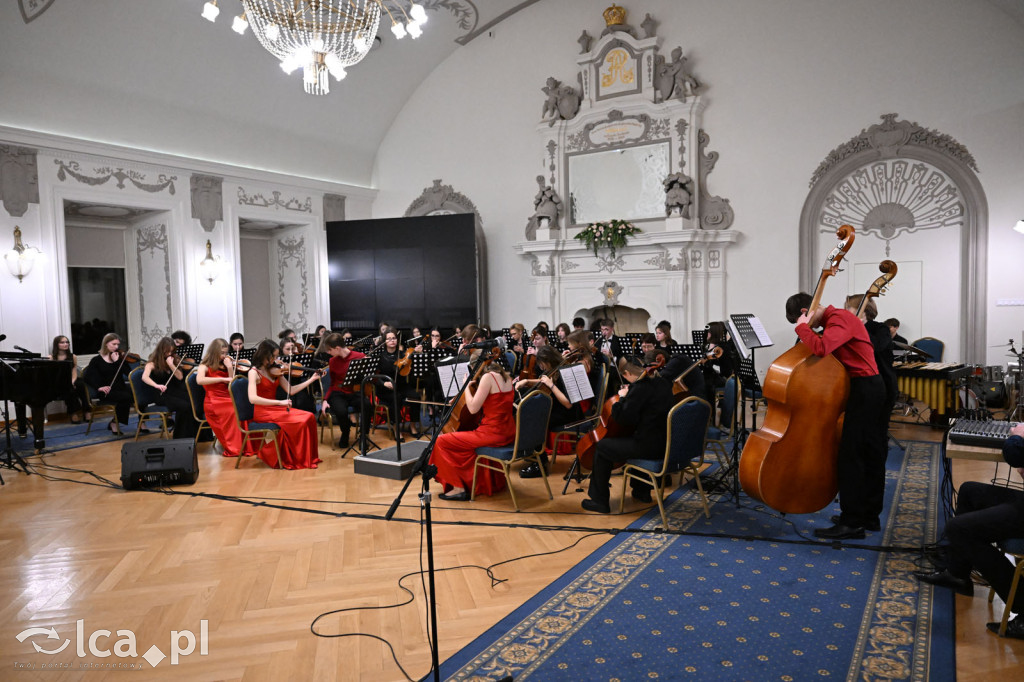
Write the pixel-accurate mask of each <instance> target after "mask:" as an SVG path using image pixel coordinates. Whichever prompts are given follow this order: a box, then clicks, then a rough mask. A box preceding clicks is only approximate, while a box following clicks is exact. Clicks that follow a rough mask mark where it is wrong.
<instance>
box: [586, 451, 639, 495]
mask: <svg viewBox="0 0 1024 682" xmlns="http://www.w3.org/2000/svg"><path fill="white" fill-rule="evenodd" d="M641 452H643V451H642V450H641V449H639V447H638V446H637V444H636V442H635V441H634V440H633V439H632V438H603V439H601V440H599V441H598V442H597V450H596V451H595V453H594V469H593V471H591V473H590V489H589V491H588V494H589V495H590V499H592V500H593V501H594V502H600V503H601V504H608V500H609V499H610V497H611V496H610V495H609V493H608V485H609V482H610V481H611V478H612V470H613V469H615V468H617V467H616V465H618V466H622V464H623V463H624V462H625V461H626V460H628V459H632V458H634V457H636V456H637V455H638V454H640V453H641ZM629 485H630V487H631V488H632V489H633V490H635V491H637V492H640V493H642V492H643V491H650V490H651V486H650V484H648V483H644V482H643V481H638V480H636V479H635V478H633V479H630V481H629Z"/></svg>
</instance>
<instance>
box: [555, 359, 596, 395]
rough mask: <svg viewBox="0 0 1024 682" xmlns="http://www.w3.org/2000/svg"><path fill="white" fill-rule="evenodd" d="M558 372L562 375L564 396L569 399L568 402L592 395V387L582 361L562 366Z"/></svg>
mask: <svg viewBox="0 0 1024 682" xmlns="http://www.w3.org/2000/svg"><path fill="white" fill-rule="evenodd" d="M558 372H559V374H561V375H562V384H563V385H564V386H565V397H566V398H568V399H569V402H571V403H578V402H579V401H581V400H587V399H588V398H593V397H594V388H593V387H592V386H591V385H590V378H589V377H588V376H587V368H586V367H584V366H583V364H582V363H577V364H575V365H570V366H569V367H563V368H562V369H560V370H558Z"/></svg>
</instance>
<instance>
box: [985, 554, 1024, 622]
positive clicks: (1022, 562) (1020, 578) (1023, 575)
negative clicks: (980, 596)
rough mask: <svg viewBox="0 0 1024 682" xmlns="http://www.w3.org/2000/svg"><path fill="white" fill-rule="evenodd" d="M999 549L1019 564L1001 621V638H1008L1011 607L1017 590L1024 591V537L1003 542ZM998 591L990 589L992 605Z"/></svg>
mask: <svg viewBox="0 0 1024 682" xmlns="http://www.w3.org/2000/svg"><path fill="white" fill-rule="evenodd" d="M998 545H999V549H1000V550H1002V551H1003V553H1004V554H1009V555H1010V556H1012V557H1013V560H1014V561H1015V562H1016V564H1017V568H1016V570H1014V572H1013V581H1012V582H1011V583H1010V593H1009V594H1008V595H1007V598H1006V605H1005V606H1004V607H1003V617H1002V619H1000V621H999V636H1000V637H1005V636H1006V625H1007V623H1009V622H1010V613H1012V611H1011V608H1010V605H1011V604H1013V602H1014V598H1015V597H1016V595H1017V590H1020V589H1024V585H1021V583H1022V582H1024V537H1021V538H1010V539H1009V540H1003V541H1002V542H1000V543H998ZM995 595H996V591H995V590H993V589H991V588H989V591H988V601H989V603H990V604H991V603H992V598H993V597H995ZM1017 617H1018V618H1024V615H1018V616H1017Z"/></svg>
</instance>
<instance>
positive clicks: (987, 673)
mask: <svg viewBox="0 0 1024 682" xmlns="http://www.w3.org/2000/svg"><path fill="white" fill-rule="evenodd" d="M896 433H897V435H898V436H899V437H902V438H917V439H922V440H923V439H928V438H929V437H932V438H934V437H935V435H934V434H936V433H937V432H932V431H931V430H930V429H927V428H925V427H904V428H900V429H898V430H897V431H896ZM375 440H377V442H378V443H379V444H380V445H382V446H386V445H390V443H389V442H385V440H384V439H383V438H381V437H377V436H375ZM120 445H121V444H120V443H119V442H118V443H110V444H104V445H98V446H92V447H88V448H81V449H78V450H72V451H65V452H61V453H56V454H52V455H46V456H43V457H42V458H38V457H37V458H32V459H31V460H30V462H32V463H33V464H34V465H35V467H36V468H37V470H38V471H39V472H40V473H42V474H44V475H45V476H52V477H56V478H58V479H61V480H47V478H46V477H45V476H44V475H31V476H26V475H24V474H22V473H16V472H12V471H10V470H7V469H4V470H2V472H0V473H2V475H3V478H4V480H5V481H6V483H7V484H6V485H5V486H3V487H2V488H0V595H2V597H3V599H2V600H0V671H2V672H0V678H2V679H13V680H34V679H41V680H63V679H81V678H86V677H87V678H88V679H108V678H111V679H121V678H122V676H123V675H124V674H125V673H124V672H123V671H120V670H104V669H89V670H83V669H81V668H80V667H79V666H80V665H81V664H83V663H85V664H96V665H103V664H110V663H111V662H113V663H124V662H127V661H130V660H132V659H122V658H117V657H116V656H110V657H107V658H100V657H97V656H94V655H92V654H91V653H90V652H89V651H88V642H87V641H86V642H83V643H82V646H83V647H84V648H85V650H86V651H85V655H84V656H81V657H80V656H78V655H77V653H76V651H75V648H76V646H77V639H78V638H77V635H76V634H75V633H76V621H78V620H80V619H81V620H83V621H84V622H83V628H82V629H83V632H84V635H85V639H88V636H89V635H90V634H91V633H93V632H95V631H97V630H100V629H107V630H110V631H111V632H112V633H113V634H112V635H111V636H110V637H109V638H103V637H100V638H99V639H98V640H97V647H98V648H99V649H109V650H113V649H114V645H115V644H117V643H118V642H119V640H122V641H123V640H124V637H123V636H122V635H119V634H117V633H116V631H117V630H130V631H132V632H133V633H134V635H135V639H136V642H137V651H138V654H140V655H141V654H143V653H145V652H146V650H147V649H148V648H149V647H150V646H151V645H155V646H157V647H158V648H160V649H161V651H162V652H163V653H164V654H169V653H170V649H171V646H170V644H171V632H172V631H173V630H178V631H184V630H191V631H192V632H193V633H195V634H196V635H197V636H198V635H199V633H200V627H201V625H200V621H202V620H206V621H207V628H208V633H209V638H208V642H209V643H208V653H207V654H206V655H200V653H199V651H198V644H197V648H196V651H195V652H194V653H192V654H189V655H187V656H182V657H181V658H180V660H179V663H178V664H177V665H170V661H169V660H164V661H163V662H161V663H160V664H159V665H158V666H157V667H156V668H151V667H149V665H148V664H145V663H142V666H143V668H144V669H143V670H142V671H141V672H138V673H137V674H136V675H133V676H132V679H147V680H154V679H172V678H173V679H178V678H182V677H184V678H185V679H189V680H241V679H245V680H283V679H296V680H297V679H316V680H401V679H404V678H403V675H402V673H401V671H400V670H399V668H398V667H397V666H396V665H395V663H394V661H393V660H392V658H391V654H390V653H389V651H388V649H387V647H386V646H385V645H384V644H383V643H381V642H380V641H377V640H374V639H370V638H366V637H357V638H353V637H341V638H338V637H330V638H328V637H317V636H314V635H313V634H312V633H311V632H310V624H311V623H312V621H313V620H314V619H315V618H316V617H317V616H318V615H319V614H322V613H326V612H328V611H334V610H337V609H343V608H349V607H378V606H386V605H389V604H395V603H400V602H404V601H406V599H407V595H406V593H404V592H403V591H402V590H401V589H400V588H399V585H398V581H399V579H400V578H401V577H402V576H403V575H406V574H410V573H414V572H416V571H418V570H419V568H420V543H421V526H420V524H419V516H420V505H419V503H418V501H417V498H416V495H415V493H416V492H417V489H418V485H414V486H413V487H412V488H411V489H410V491H409V492H408V493H407V494H406V497H405V498H404V500H403V504H402V506H401V508H400V509H399V511H398V513H397V514H396V517H395V520H393V521H391V522H385V521H383V520H380V517H382V516H383V515H384V513H385V512H386V510H387V508H388V506H389V505H390V503H391V501H392V500H393V499H394V498H395V496H396V495H397V493H398V491H399V490H400V488H401V484H400V483H399V482H397V481H391V480H387V479H379V478H371V477H367V476H362V475H356V474H355V473H354V472H353V470H352V459H351V455H350V456H349V458H346V459H341V458H340V450H332V449H331V447H330V446H329V445H326V444H325V445H322V446H321V457H322V458H323V459H324V462H323V463H322V464H321V465H320V468H319V469H317V470H311V471H275V470H272V469H269V468H267V467H266V466H264V465H263V464H262V463H261V462H258V461H256V460H253V459H246V460H244V461H243V462H242V465H241V467H240V468H239V469H237V470H236V469H235V468H234V465H235V461H234V460H232V459H225V458H223V457H221V456H220V455H218V454H216V453H213V452H211V450H210V446H209V445H201V446H200V467H201V475H200V478H199V481H198V482H197V483H196V484H195V485H193V486H183V487H178V488H174V489H173V490H174V491H175V493H176V494H171V495H168V494H164V493H161V492H150V491H132V492H127V491H123V490H121V489H120V488H119V487H118V488H116V489H114V488H110V487H106V486H104V485H103V484H102V482H101V481H100V480H99V479H98V478H97V477H96V476H99V477H103V478H106V479H109V480H110V481H113V482H114V483H118V480H119V476H120ZM568 465H569V462H568V461H566V460H565V459H564V458H563V459H560V460H559V461H558V462H557V463H556V465H555V475H553V476H552V477H551V479H550V480H551V484H552V487H553V488H555V487H556V484H557V489H555V490H554V494H555V499H554V500H553V501H549V500H548V499H547V496H546V493H545V491H544V487H543V484H542V482H541V481H539V480H531V481H521V480H518V479H517V480H516V481H515V485H516V490H517V493H520V491H521V494H520V505H521V507H522V509H523V511H521V512H519V513H515V512H512V511H511V509H512V508H511V502H510V499H509V497H508V495H507V493H505V494H502V495H500V496H497V497H496V498H493V499H488V498H483V499H480V500H477V501H476V502H474V503H456V502H444V501H441V500H437V499H436V497H435V500H434V504H433V516H434V521H435V527H434V543H435V561H436V564H437V566H438V568H451V567H456V566H488V565H491V564H495V563H498V562H502V561H507V560H510V559H514V558H517V557H521V556H525V555H530V554H539V553H545V552H558V553H555V554H548V555H545V556H539V557H532V558H526V559H523V560H520V561H516V562H514V563H511V564H506V565H502V566H499V567H497V568H496V569H494V574H495V576H496V577H497V578H500V579H506V581H505V582H501V583H498V584H496V585H492V583H491V580H490V579H489V578H488V577H487V575H486V573H485V572H484V571H483V570H481V569H479V568H461V569H457V570H445V571H442V572H439V573H438V574H437V594H438V605H437V606H438V620H439V626H438V630H439V640H440V641H439V646H440V659H441V660H444V659H445V658H447V657H448V656H450V655H452V654H453V653H455V652H456V651H458V650H459V649H460V648H461V647H463V646H465V645H466V644H468V643H469V642H470V641H472V640H473V639H474V638H475V637H476V636H477V635H479V634H480V633H481V632H483V631H484V630H486V629H487V628H489V627H490V626H491V625H493V624H494V623H496V622H497V621H498V620H500V619H501V618H502V617H504V616H505V615H507V614H508V613H509V612H511V611H512V610H513V609H515V608H516V607H518V606H519V605H521V604H522V603H523V602H525V601H526V600H527V599H529V598H530V597H532V596H533V595H534V594H536V593H537V592H538V591H540V590H541V589H542V588H544V587H545V586H546V585H547V584H548V583H550V582H551V581H552V580H553V579H555V578H556V577H558V576H559V575H561V574H562V573H563V572H565V571H566V570H568V569H569V568H570V567H572V566H573V565H575V564H576V563H578V562H579V561H580V560H582V559H583V558H584V557H585V556H586V555H587V554H589V553H590V552H592V551H593V550H594V549H596V548H597V547H599V546H600V545H601V544H602V543H603V542H605V541H606V540H607V539H608V536H607V535H604V534H598V535H593V536H591V535H590V534H589V533H588V532H587V531H586V530H545V529H539V528H530V527H528V526H548V525H558V526H570V527H584V528H592V529H595V530H600V529H608V528H621V527H624V526H626V525H628V524H629V523H630V522H631V521H633V520H634V519H636V518H637V517H638V516H639V515H640V513H641V512H642V511H643V509H641V508H639V506H638V505H637V504H636V503H632V502H631V501H630V502H627V505H626V508H627V511H629V510H633V511H630V512H629V513H627V514H626V515H624V516H618V515H615V514H612V515H609V516H602V515H595V514H587V513H583V512H582V511H581V510H580V508H579V502H580V500H581V499H583V494H582V493H578V492H575V486H571V487H570V489H569V494H568V495H566V496H564V497H563V496H562V495H561V483H562V481H561V477H560V476H559V475H557V474H558V473H560V472H564V471H565V470H566V468H567V467H568ZM979 466H984V465H977V464H975V465H972V467H973V468H972V467H961V466H960V464H959V463H958V465H957V467H956V473H957V476H958V478H963V477H966V476H970V477H972V478H987V477H989V476H990V475H991V473H990V472H991V467H990V466H989V467H987V468H986V469H985V471H981V470H980V469H979V468H978V467H979ZM57 467H66V468H68V469H78V470H81V471H65V470H59V469H57ZM86 472H92V473H86ZM92 474H95V476H94V475H92ZM621 485H622V484H621V479H617V478H615V479H613V486H614V487H613V501H614V500H615V499H616V498H617V496H618V494H619V492H620V490H621ZM435 491H436V486H435ZM197 493H209V494H212V495H218V496H223V497H225V498H229V499H217V498H213V497H204V496H199V495H197ZM230 498H246V499H248V500H250V501H253V502H257V504H247V503H245V502H244V501H241V500H237V499H230ZM258 502H262V504H258ZM465 522H479V523H483V524H495V525H466V524H465ZM500 524H517V525H518V527H514V528H510V527H507V526H503V525H500ZM577 542H578V544H577V545H576V546H574V547H570V546H571V545H573V544H574V543H577ZM566 548H568V549H566ZM559 550H564V551H561V552H559ZM424 565H425V564H424ZM404 584H405V585H406V586H407V587H408V588H409V589H410V590H412V592H413V593H414V595H415V601H414V602H413V603H410V604H407V605H404V606H400V607H398V608H392V609H383V610H360V611H355V612H349V613H344V614H338V615H329V616H326V617H324V618H322V619H321V620H320V621H319V622H318V624H317V630H318V632H320V633H321V634H325V635H330V634H339V633H347V632H356V631H361V632H366V633H372V634H375V635H378V636H380V637H383V638H385V639H387V640H389V641H390V642H391V644H392V646H394V648H395V652H396V655H397V657H398V660H399V661H400V662H401V664H402V665H403V666H404V667H405V669H406V671H408V673H409V674H410V676H412V677H413V678H416V679H418V678H419V677H421V676H423V675H425V674H426V673H427V672H428V670H429V666H430V652H429V650H428V647H427V644H426V635H425V633H426V614H425V609H424V604H425V602H424V599H423V589H422V585H421V582H420V580H419V578H418V577H416V576H411V577H407V578H405V580H404ZM1001 608H1002V605H1001V603H1000V602H999V600H998V598H996V601H995V603H994V604H992V605H989V604H988V603H987V601H986V600H985V599H984V598H983V597H976V598H975V599H973V600H972V599H967V598H963V597H958V601H957V618H958V635H957V672H958V676H959V679H961V680H974V679H981V678H982V677H984V678H986V679H987V680H994V679H1011V678H1012V679H1019V678H1020V672H1021V665H1022V659H1024V641H1012V640H1000V639H998V638H996V637H994V636H990V635H989V633H987V632H986V631H985V627H984V623H985V621H987V620H991V619H993V618H994V617H995V614H996V613H997V612H1000V611H999V610H1000V609H1001ZM30 627H38V628H51V627H52V628H54V629H55V630H56V632H57V633H58V638H56V639H47V638H46V636H45V635H44V634H36V635H34V636H31V637H30V638H29V639H26V640H25V641H24V642H18V641H17V639H16V636H17V635H18V633H19V632H22V631H23V630H25V629H26V628H30ZM65 639H70V640H72V641H71V644H70V645H69V646H68V648H67V649H65V650H64V651H63V652H62V653H61V654H57V655H53V656H47V655H44V654H39V653H35V652H34V651H33V650H32V648H31V644H32V643H35V644H37V645H39V646H41V647H42V648H46V649H55V648H57V647H58V646H60V644H61V643H62V642H63V641H64V640H65ZM180 641H181V644H182V646H184V645H185V643H186V642H185V640H184V639H181V640H180ZM135 661H136V663H137V664H138V663H141V661H140V660H139V659H135ZM55 662H58V663H67V664H70V665H71V666H73V667H72V669H70V670H63V671H52V670H40V669H39V666H40V665H41V664H43V663H55ZM17 664H33V665H34V666H35V669H33V670H25V669H16V665H17Z"/></svg>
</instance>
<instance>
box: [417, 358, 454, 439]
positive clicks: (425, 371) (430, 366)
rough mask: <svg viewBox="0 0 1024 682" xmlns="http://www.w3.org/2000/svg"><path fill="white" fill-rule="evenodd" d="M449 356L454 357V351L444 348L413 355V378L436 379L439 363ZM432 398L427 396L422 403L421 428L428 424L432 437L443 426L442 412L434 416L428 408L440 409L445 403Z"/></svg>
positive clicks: (428, 431) (428, 430)
mask: <svg viewBox="0 0 1024 682" xmlns="http://www.w3.org/2000/svg"><path fill="white" fill-rule="evenodd" d="M449 355H451V356H453V357H454V355H455V353H454V351H449V350H447V349H444V348H431V349H429V350H424V351H423V352H422V353H413V354H412V376H414V377H415V378H416V379H417V380H423V379H432V378H434V377H435V376H436V373H435V369H436V367H437V363H438V362H440V361H441V360H442V359H443V358H446V357H448V356H449ZM431 397H433V396H427V397H426V399H424V400H421V401H420V426H421V427H422V426H423V425H424V424H426V425H427V433H429V434H430V435H431V436H432V435H433V434H434V432H435V431H436V430H437V429H438V427H439V426H440V425H441V422H440V419H439V414H438V413H439V412H440V411H439V410H438V411H437V412H435V413H434V414H430V410H429V409H428V408H429V407H438V406H441V405H444V403H437V402H434V401H432V400H430V399H429V398H431ZM424 415H427V421H426V422H424V421H423V417H424Z"/></svg>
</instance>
